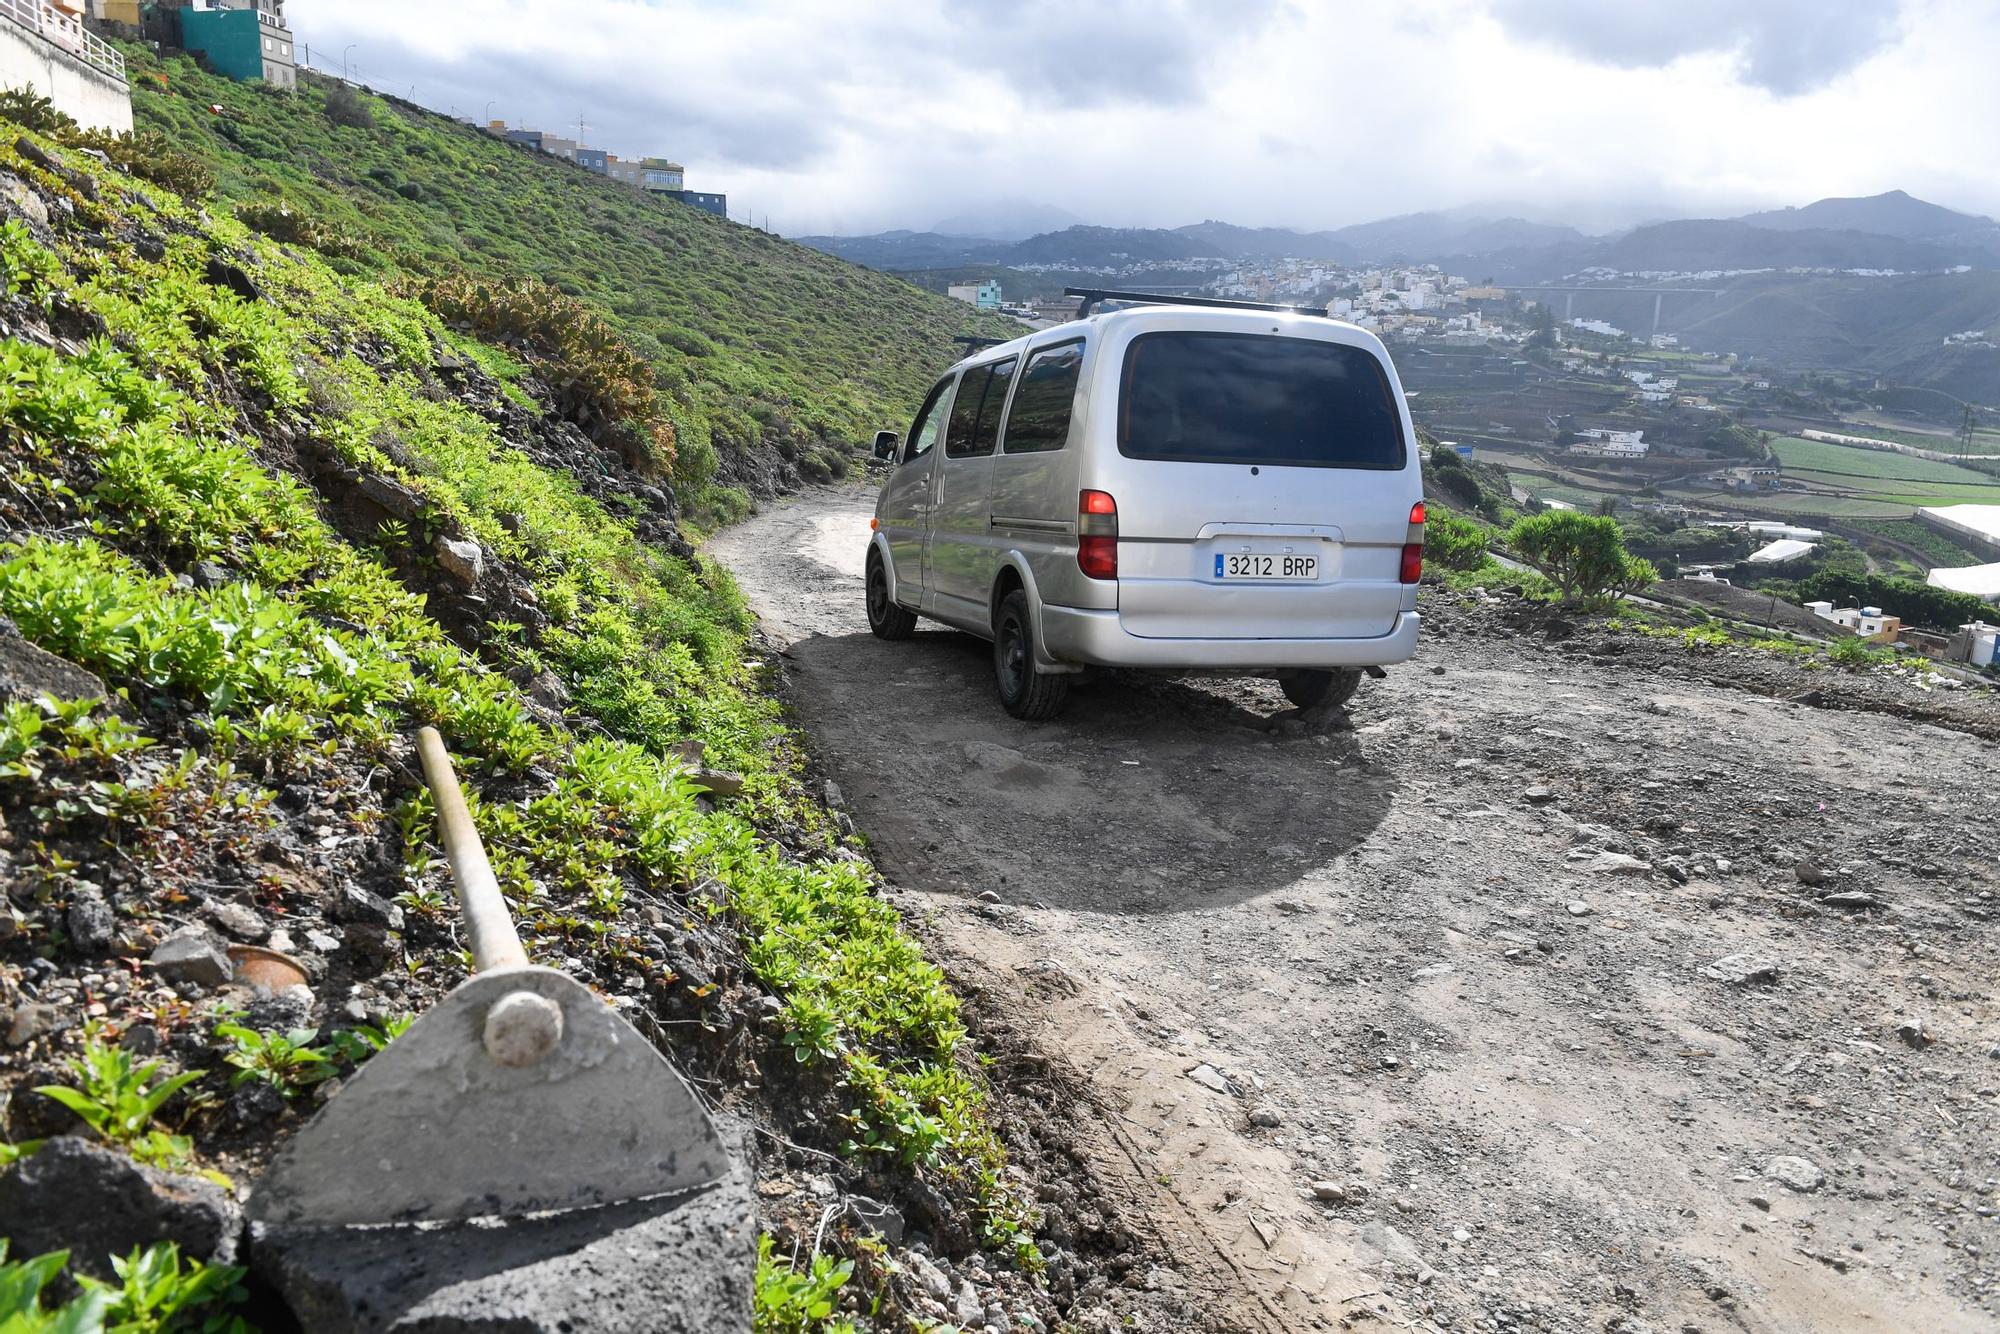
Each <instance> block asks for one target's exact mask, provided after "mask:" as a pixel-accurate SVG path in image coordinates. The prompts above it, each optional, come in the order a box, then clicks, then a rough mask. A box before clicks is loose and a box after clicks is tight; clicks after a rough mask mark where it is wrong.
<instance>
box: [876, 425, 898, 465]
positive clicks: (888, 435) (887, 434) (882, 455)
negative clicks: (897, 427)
mask: <svg viewBox="0 0 2000 1334" xmlns="http://www.w3.org/2000/svg"><path fill="white" fill-rule="evenodd" d="M897 443H898V437H897V435H896V433H895V432H894V431H877V432H876V433H875V457H876V458H878V459H892V458H894V457H896V445H897Z"/></svg>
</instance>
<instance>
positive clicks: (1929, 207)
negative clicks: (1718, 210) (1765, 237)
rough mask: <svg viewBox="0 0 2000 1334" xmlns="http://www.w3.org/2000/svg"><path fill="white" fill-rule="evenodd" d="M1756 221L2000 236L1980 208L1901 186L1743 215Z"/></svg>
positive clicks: (1883, 232)
mask: <svg viewBox="0 0 2000 1334" xmlns="http://www.w3.org/2000/svg"><path fill="white" fill-rule="evenodd" d="M1739 221H1741V222H1746V223H1748V224H1749V225H1751V226H1752V227H1768V228H1771V229H1773V230H1777V231H1801V230H1808V229H1811V230H1826V229H1832V230H1834V231H1850V232H1874V233H1876V234H1877V235H1880V236H1896V237H1901V238H1902V239H1903V240H1906V241H1943V240H1950V239H1960V238H1968V237H1984V238H1985V239H1987V240H1988V241H1989V242H1991V241H2000V223H1996V222H1994V221H1993V219H1991V218H1982V217H1979V216H1978V215H1977V214H1972V213H1960V212H1958V211H1957V210H1956V209H1949V208H1945V207H1944V206H1942V205H1940V204H1933V203H1931V202H1929V201H1928V200H1923V199H1918V198H1916V197H1915V196H1914V195H1911V194H1908V193H1906V192H1905V191H1902V190H1890V191H1887V192H1885V193H1883V194H1879V195H1866V196H1862V197H1859V198H1844V199H1820V200H1815V201H1814V202H1813V203H1810V204H1807V205H1805V206H1804V207H1802V208H1781V209H1770V210H1767V211H1765V212H1762V213H1748V214H1745V215H1744V216H1743V217H1742V218H1740V219H1739Z"/></svg>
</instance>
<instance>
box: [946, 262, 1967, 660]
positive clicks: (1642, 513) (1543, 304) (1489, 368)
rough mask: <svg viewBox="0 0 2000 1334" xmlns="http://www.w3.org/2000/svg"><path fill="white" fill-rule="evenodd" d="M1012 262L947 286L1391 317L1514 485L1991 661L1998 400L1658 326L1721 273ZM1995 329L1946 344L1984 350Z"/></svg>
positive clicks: (1393, 330) (1421, 375)
mask: <svg viewBox="0 0 2000 1334" xmlns="http://www.w3.org/2000/svg"><path fill="white" fill-rule="evenodd" d="M1007 272H1008V273H1009V274H1011V276H1012V278H1013V279H1014V280H1015V281H1016V282H1020V283H1022V285H1024V286H1026V287H1027V288H1028V290H1030V291H1035V292H1040V293H1043V294H1042V295H1040V296H1037V297H1031V298H1029V299H1026V300H1022V301H1018V302H1007V301H1004V300H1003V298H1002V282H1003V280H1002V278H1000V277H999V276H991V277H985V276H976V275H975V276H971V277H968V278H967V279H966V280H964V281H951V282H949V283H947V284H946V288H945V290H946V291H947V292H948V294H949V295H950V296H952V297H954V298H957V299H959V300H962V301H968V302H972V303H974V304H976V305H978V306H979V307H980V308H982V309H989V310H997V311H1002V312H1003V313H1006V314H1010V315H1014V316H1016V317H1018V318H1020V319H1021V321H1022V322H1023V323H1024V324H1026V325H1028V326H1029V327H1031V328H1042V327H1047V326H1048V325H1049V324H1051V323H1055V322H1060V321H1062V320H1066V319H1069V318H1072V317H1073V316H1074V314H1075V312H1076V310H1077V307H1078V302H1079V300H1080V298H1077V297H1073V296H1060V295H1054V294H1050V293H1049V283H1050V281H1051V279H1052V278H1053V279H1054V280H1057V281H1060V282H1067V281H1093V282H1114V283H1116V284H1117V285H1118V286H1120V287H1124V288H1129V289H1132V290H1137V291H1142V292H1153V293H1158V294H1160V295H1161V296H1162V297H1165V298H1170V297H1172V296H1173V295H1176V294H1186V295H1192V296H1204V297H1224V298H1240V299H1244V300H1251V301H1259V302H1270V303H1275V304H1279V305H1296V306H1301V307H1309V308H1324V309H1325V310H1326V311H1327V312H1328V314H1329V315H1331V316H1332V317H1333V318H1335V319H1339V320H1344V321H1348V322H1351V323H1353V324H1356V325H1358V326H1360V327H1361V328H1364V329H1367V330H1369V331H1371V332H1373V333H1375V334H1377V335H1378V336H1380V337H1381V338H1382V340H1383V341H1384V343H1385V344H1386V345H1387V346H1388V348H1389V351H1390V354H1391V356H1392V358H1393V359H1394V361H1395V364H1396V370H1397V375H1398V377H1399V378H1400V379H1401V381H1402V384H1403V389H1404V392H1405V394H1406V396H1407V398H1408V401H1409V405H1410V413H1411V416H1412V417H1413V418H1414V419H1415V420H1416V422H1417V424H1418V425H1419V426H1420V427H1422V428H1423V429H1424V430H1425V431H1427V432H1428V433H1429V434H1430V435H1431V436H1432V437H1433V438H1435V439H1436V440H1438V441H1439V442H1441V446H1442V448H1444V449H1446V450H1449V451H1451V452H1453V453H1454V454H1456V455H1457V456H1458V457H1460V458H1463V459H1477V460H1480V461H1482V462H1484V463H1487V464H1492V465H1496V466H1497V467H1499V468H1500V469H1503V470H1504V472H1505V476H1506V478H1507V487H1508V492H1509V496H1510V498H1511V500H1512V501H1513V502H1514V503H1516V504H1518V505H1521V506H1523V507H1527V508H1529V509H1555V510H1574V509H1583V510H1586V511H1589V512H1593V513H1599V514H1606V515H1611V516H1614V517H1616V518H1618V520H1619V521H1620V523H1621V525H1622V526H1623V528H1624V529H1625V531H1626V535H1627V543H1628V545H1629V546H1631V547H1632V548H1633V549H1634V550H1635V551H1637V552H1639V553H1641V554H1643V555H1645V556H1647V557H1649V558H1650V559H1652V560H1653V561H1654V562H1655V564H1656V565H1657V566H1658V567H1659V568H1660V569H1661V571H1662V573H1663V574H1665V575H1667V576H1668V577H1669V578H1670V579H1673V580H1675V581H1676V587H1677V588H1682V589H1683V591H1686V592H1688V593H1690V594H1691V595H1693V596H1694V597H1696V598H1697V599H1706V600H1708V602H1709V603H1710V604H1715V603H1717V601H1718V599H1721V598H1723V597H1724V595H1723V594H1721V593H1719V592H1717V588H1718V586H1720V587H1729V588H1734V589H1738V590H1741V591H1743V592H1744V593H1746V594H1747V593H1748V592H1750V591H1751V590H1765V591H1767V592H1770V591H1777V592H1779V593H1781V594H1783V595H1784V600H1786V601H1788V602H1789V604H1790V605H1792V606H1794V607H1795V608H1798V607H1803V608H1804V609H1806V610H1809V611H1812V612H1813V613H1814V614H1816V615H1818V616H1819V617H1820V618H1821V620H1822V621H1823V622H1824V625H1825V627H1826V629H1827V631H1828V632H1829V633H1841V634H1847V633H1852V634H1855V635H1857V636H1859V637H1861V638H1863V639H1865V640H1866V641H1867V642H1869V643H1870V644H1874V645H1879V646H1900V647H1902V648H1904V649H1907V650H1909V651H1912V652H1916V653H1920V654H1922V655H1924V656H1926V657H1928V658H1930V659H1933V660H1937V661H1951V662H1957V663H1961V664H1967V665H1971V666H1976V667H1982V668H1984V667H1988V666H1990V665H1991V664H1992V663H1993V661H1994V644H1995V640H1996V636H2000V628H1997V627H1996V626H1995V625H1993V624H1991V623H1990V622H1992V621H1993V620H1995V619H2000V618H1996V617H1995V616H1993V615H1989V614H1983V613H1982V611H1981V609H1980V605H1979V604H1981V603H1983V604H1986V606H1988V607H1991V606H1993V605H1996V604H2000V413H1994V414H1990V415H1989V416H1988V417H1987V418H1984V419H1982V418H1981V417H1980V415H1979V413H1978V412H1977V411H1975V410H1974V409H1972V408H1969V407H1966V406H1965V405H1964V404H1962V403H1960V402H1959V401H1958V400H1957V399H1955V398H1951V397H1949V396H1947V395H1944V394H1941V393H1936V392H1929V391H1919V390H1911V389H1907V388H1903V389H1899V388H1896V387H1894V386H1893V385H1892V383H1891V382H1890V381H1888V380H1886V379H1885V378H1883V377H1880V376H1871V375H1868V374H1865V373H1857V372H1838V371H1828V370H1825V369H1820V368H1815V367H1810V366H1799V365H1792V364H1788V363H1786V362H1783V361H1781V360H1780V359H1778V358H1776V357H1773V356H1768V355H1767V356H1754V355H1745V354H1740V353H1737V352H1730V351H1708V350H1702V349H1699V348H1697V347H1694V346H1689V345H1684V343H1683V341H1682V339H1681V338H1680V337H1679V336H1677V335H1675V334H1672V333H1666V332H1662V331H1661V330H1660V323H1661V319H1662V313H1663V311H1665V310H1667V309H1668V303H1670V302H1673V301H1685V300H1689V299H1699V298H1700V297H1701V296H1703V295H1707V294H1708V289H1707V286H1706V285H1707V284H1709V283H1711V282H1714V281H1717V280H1719V279H1722V278H1726V277H1730V276H1732V275H1730V274H1724V273H1720V272H1715V271H1706V272H1651V273H1647V274H1643V275H1639V274H1624V273H1610V272H1603V271H1595V272H1590V273H1585V274H1580V275H1578V276H1577V277H1576V278H1575V279H1574V280H1573V281H1572V282H1570V283H1569V284H1567V285H1562V286H1554V287H1551V286H1544V285H1514V284H1500V283H1496V282H1494V281H1493V280H1491V279H1487V278H1471V277H1468V276H1466V275H1464V274H1462V273H1452V272H1450V271H1448V270H1446V269H1444V268H1442V267H1440V266H1439V265H1436V264H1395V265H1366V264H1339V263H1334V262H1330V261H1325V260H1311V259H1300V258H1291V257H1278V258H1268V259H1257V258H1248V259H1246V258H1244V257H1241V256H1238V257H1235V258H1225V257H1213V258H1209V259H1190V258H1186V257H1176V258H1171V259H1136V258H1131V257H1118V256H1109V257H1106V258H1105V259H1104V260H1102V261H1100V262H1097V263H1091V262H1088V261H1079V260H1048V261H1043V262H1039V263H1034V262H1019V263H1015V264H1013V265H1011V266H1010V268H1009V269H1008V271H1007ZM912 276H913V277H915V278H917V280H918V281H936V275H935V274H922V275H912ZM1820 276H1824V275H1823V274H1822V275H1820ZM1023 279H1025V282H1023V281H1022V280H1023ZM1579 299H1581V300H1582V301H1583V302H1584V303H1585V304H1586V305H1587V306H1591V307H1593V308H1601V307H1602V306H1603V304H1604V303H1606V302H1618V303H1622V306H1621V307H1620V308H1622V309H1626V310H1628V311H1630V312H1631V314H1632V315H1634V316H1636V317H1637V318H1636V319H1634V320H1633V324H1634V326H1635V327H1632V328H1626V327H1621V326H1619V325H1617V324H1614V323H1612V322H1611V321H1609V320H1607V319H1604V318H1601V317H1597V316H1592V315H1586V314H1578V313H1576V311H1577V304H1578V301H1579ZM1996 336H2000V331H1986V330H1973V331H1969V332H1961V333H1958V334H1954V335H1950V336H1949V337H1947V338H1946V339H1945V340H1944V342H1945V344H1946V345H1947V346H1948V347H1949V348H1950V349H1951V350H1952V351H1954V352H1958V353H1971V352H1975V351H1981V350H1984V351H1990V350H1991V349H1992V348H1993V346H1994V344H1993V341H1992V340H1993V338H1994V337H1996ZM1871 578H1872V579H1876V580H1895V581H1899V583H1900V585H1904V586H1906V585H1909V584H1912V583H1914V584H1919V585H1924V586H1928V587H1930V588H1932V589H1935V590H1939V591H1941V592H1943V593H1946V594H1950V595H1954V596H1952V597H1951V598H1949V599H1948V600H1947V601H1948V603H1949V605H1950V607H1952V608H1955V609H1956V610H1955V611H1952V610H1941V609H1940V607H1939V606H1933V605H1931V603H1930V602H1928V601H1924V600H1923V597H1924V595H1917V594H1909V593H1907V592H1906V593H1904V594H1903V595H1902V596H1903V597H1906V598H1908V597H1915V598H1917V599H1918V602H1920V603H1921V609H1919V606H1918V605H1917V604H1916V603H1912V604H1910V605H1891V606H1889V607H1887V608H1885V607H1883V606H1878V605H1876V604H1877V603H1878V602H1887V603H1890V604H1899V598H1898V596H1897V594H1896V593H1895V592H1893V591H1889V590H1891V589H1893V588H1894V587H1896V585H1890V584H1881V585H1878V586H1876V587H1875V588H1874V591H1873V593H1872V594H1871V593H1870V592H1869V591H1868V589H1867V588H1866V587H1865V586H1864V583H1865V580H1867V579H1871ZM1690 583H1694V584H1698V585H1699V586H1698V587H1686V585H1687V584H1690ZM1813 588H1823V589H1826V590H1829V594H1830V595H1829V596H1828V597H1826V598H1819V597H1814V596H1811V595H1810V590H1811V589H1813ZM1802 589H1803V590H1806V591H1805V592H1801V591H1800V590H1802ZM1740 600H1741V601H1743V602H1744V603H1745V605H1747V604H1748V599H1747V598H1744V599H1740ZM1899 610H1900V611H1902V613H1903V614H1902V615H1900V616H1899V615H1898V614H1897V612H1898V611H1899ZM1943 621H1950V622H1951V623H1950V624H1943V623H1942V622H1943Z"/></svg>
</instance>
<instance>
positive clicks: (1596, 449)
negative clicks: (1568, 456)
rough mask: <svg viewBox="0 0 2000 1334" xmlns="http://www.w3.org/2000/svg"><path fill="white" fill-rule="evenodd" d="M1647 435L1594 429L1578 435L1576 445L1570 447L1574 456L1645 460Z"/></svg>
mask: <svg viewBox="0 0 2000 1334" xmlns="http://www.w3.org/2000/svg"><path fill="white" fill-rule="evenodd" d="M1645 437H1646V433H1645V432H1644V431H1642V430H1641V431H1614V430H1611V429H1609V428H1606V427H1601V426H1597V427H1592V428H1591V429H1590V430H1587V431H1578V432H1577V433H1576V443H1574V444H1572V445H1571V446H1570V447H1569V452H1570V453H1572V454H1580V455H1583V456H1585V457H1587V458H1599V459H1643V458H1645V457H1646V449H1647V445H1646V439H1645Z"/></svg>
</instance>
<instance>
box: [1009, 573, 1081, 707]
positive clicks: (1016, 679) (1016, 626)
mask: <svg viewBox="0 0 2000 1334" xmlns="http://www.w3.org/2000/svg"><path fill="white" fill-rule="evenodd" d="M993 677H994V681H995V683H996V684H997V685H998V686H999V688H1000V706H1001V707H1002V708H1004V709H1006V710H1007V712H1009V713H1011V714H1013V715H1014V716H1015V717H1016V718H1021V719H1025V720H1026V721H1028V722H1040V721H1041V720H1042V719H1044V718H1053V717H1055V716H1056V711H1057V710H1059V709H1061V708H1062V703H1063V698H1064V697H1065V696H1067V695H1068V694H1069V677H1068V676H1067V675H1065V674H1062V673H1058V672H1045V671H1043V670H1042V669H1041V668H1039V667H1037V666H1036V665H1035V623H1034V621H1033V620H1032V619H1031V618H1030V617H1029V615H1028V595H1027V594H1026V593H1024V592H1022V591H1021V590H1020V589H1018V588H1017V589H1015V590H1014V591H1013V592H1011V593H1009V594H1008V595H1007V596H1006V597H1004V598H1002V599H1000V614H999V615H997V616H995V617H994V618H993Z"/></svg>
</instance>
